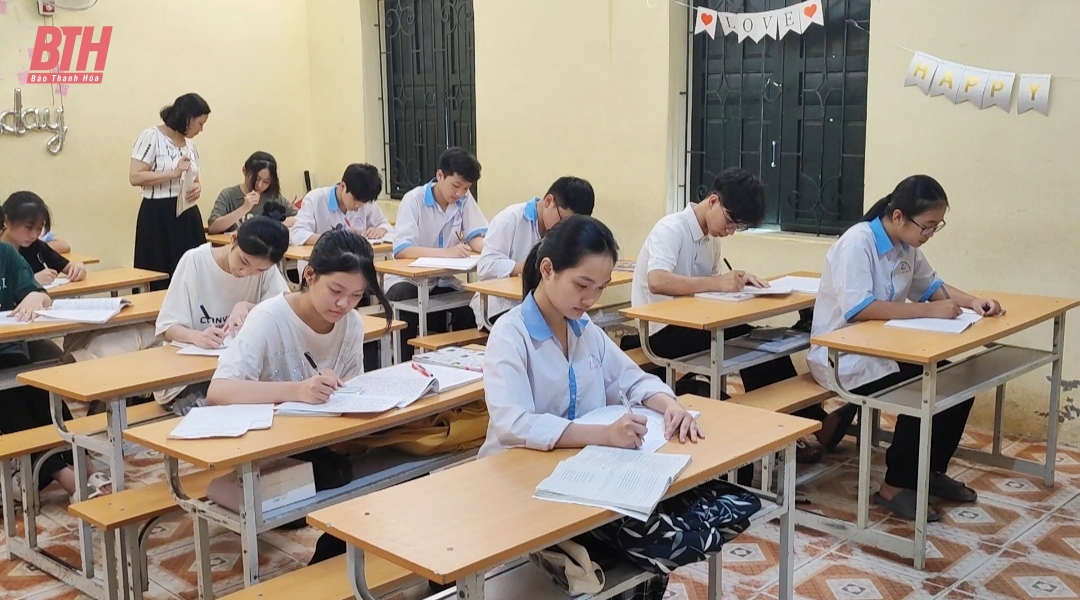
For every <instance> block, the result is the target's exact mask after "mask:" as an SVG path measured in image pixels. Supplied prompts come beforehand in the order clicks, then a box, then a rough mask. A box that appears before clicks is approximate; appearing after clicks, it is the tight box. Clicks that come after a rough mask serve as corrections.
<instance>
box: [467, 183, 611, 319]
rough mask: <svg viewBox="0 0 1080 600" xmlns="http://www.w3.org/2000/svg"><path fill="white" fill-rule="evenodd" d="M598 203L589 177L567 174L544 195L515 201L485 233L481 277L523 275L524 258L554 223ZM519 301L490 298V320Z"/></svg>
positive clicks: (479, 314) (479, 311) (475, 303)
mask: <svg viewBox="0 0 1080 600" xmlns="http://www.w3.org/2000/svg"><path fill="white" fill-rule="evenodd" d="M595 204H596V195H595V193H594V192H593V187H592V184H590V183H589V182H588V181H586V180H584V179H582V178H580V177H574V176H572V175H567V176H564V177H560V178H558V179H556V180H555V183H552V184H551V187H549V188H548V191H547V194H544V196H543V197H542V198H539V197H538V198H533V199H532V200H529V201H528V202H522V203H520V204H512V205H510V206H508V207H506V208H504V209H503V210H502V211H501V212H500V213H499V214H497V215H495V218H494V219H492V220H491V226H490V227H488V232H487V235H485V236H484V250H483V251H482V252H481V253H480V262H479V263H478V264H477V265H476V276H477V279H478V280H480V281H487V280H489V279H505V278H507V277H516V276H519V275H521V272H522V269H523V268H524V266H525V258H526V257H527V256H528V255H529V251H530V250H532V248H533V246H535V245H536V244H537V243H538V242H539V241H540V240H542V239H544V236H546V235H547V232H548V231H550V230H551V228H552V227H554V226H555V225H557V224H559V223H560V222H561V221H562V220H563V219H565V218H567V217H571V216H573V215H586V216H590V215H592V212H593V206H594V205H595ZM518 304H520V303H519V302H516V301H514V300H509V299H507V298H496V297H495V296H490V297H489V298H488V306H487V314H488V321H489V322H491V323H493V324H494V323H495V321H496V320H497V319H498V318H499V316H501V315H502V314H503V313H504V312H506V311H508V310H510V309H511V308H513V307H515V306H517V305H518ZM471 306H472V309H473V312H474V313H476V322H477V323H483V322H484V319H483V316H484V314H483V307H482V306H481V304H480V295H479V294H477V295H476V297H475V298H473V300H472V304H471Z"/></svg>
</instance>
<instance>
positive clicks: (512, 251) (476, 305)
mask: <svg viewBox="0 0 1080 600" xmlns="http://www.w3.org/2000/svg"><path fill="white" fill-rule="evenodd" d="M539 241H540V199H539V198H533V199H532V200H529V201H528V202H522V203H521V204H512V205H510V206H508V207H506V208H504V209H503V210H502V211H501V212H499V214H497V215H495V218H494V219H492V220H491V226H490V227H488V230H487V234H486V235H485V236H484V249H483V251H481V252H480V262H479V263H477V265H476V278H477V279H478V280H480V281H487V280H490V279H506V278H507V277H510V274H511V273H513V272H514V267H515V266H517V264H518V263H519V262H521V261H523V260H525V259H526V258H527V257H528V256H529V251H530V250H532V249H533V246H535V245H536V244H537V243H538V242H539ZM518 304H520V302H518V301H516V300H510V299H509V298H497V297H495V296H488V309H487V314H488V316H489V317H491V316H495V315H498V314H500V313H504V312H506V311H508V310H510V309H511V308H514V307H515V306H517V305H518ZM469 305H470V306H471V307H472V309H473V312H474V313H476V322H477V323H483V322H484V319H483V315H484V311H483V310H482V307H481V305H480V294H477V295H476V296H474V297H473V299H472V302H471V303H470V304H469Z"/></svg>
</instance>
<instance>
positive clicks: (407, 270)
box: [375, 258, 476, 279]
mask: <svg viewBox="0 0 1080 600" xmlns="http://www.w3.org/2000/svg"><path fill="white" fill-rule="evenodd" d="M415 261H416V259H415V258H397V259H391V260H380V261H378V262H376V263H375V270H376V271H378V272H379V273H389V274H390V275H400V276H402V277H408V278H410V279H423V278H426V277H441V276H443V275H461V274H464V273H469V272H470V271H454V270H452V269H429V268H418V267H411V266H409V265H411V264H412V263H413V262H415ZM475 270H476V269H471V271H475Z"/></svg>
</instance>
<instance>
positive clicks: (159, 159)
mask: <svg viewBox="0 0 1080 600" xmlns="http://www.w3.org/2000/svg"><path fill="white" fill-rule="evenodd" d="M185 142H186V143H187V145H185V146H184V147H182V148H177V147H176V144H174V143H173V141H172V140H170V139H169V136H167V135H165V134H164V133H162V132H161V130H160V129H158V128H157V127H151V128H150V129H147V130H145V131H143V132H142V133H140V134H139V139H137V140H135V147H134V148H132V149H131V158H134V159H135V160H138V161H142V162H144V163H146V164H148V165H150V170H151V171H153V172H155V173H164V172H166V171H172V170H173V169H175V168H176V165H177V163H179V162H180V157H182V156H186V157H188V158H190V159H191V166H190V167H188V168H190V169H191V170H192V176H194V177H198V176H199V150H198V149H197V148H195V142H193V141H191V139H187V138H185ZM142 195H143V198H175V197H177V196H178V195H180V178H179V177H177V178H176V179H170V180H168V181H165V182H162V183H159V184H157V185H144V186H143V188H142Z"/></svg>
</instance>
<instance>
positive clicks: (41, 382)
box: [16, 345, 218, 402]
mask: <svg viewBox="0 0 1080 600" xmlns="http://www.w3.org/2000/svg"><path fill="white" fill-rule="evenodd" d="M178 350H179V348H177V347H176V346H171V345H170V346H159V347H157V348H149V349H147V350H140V351H138V352H131V353H128V354H118V355H116V356H107V357H105V358H99V359H97V360H87V361H83V362H77V363H71V364H66V365H59V366H56V367H49V368H46V369H38V370H36V371H26V372H23V373H19V375H18V377H16V379H17V380H18V381H19V383H22V384H25V385H31V386H34V387H36V388H40V389H43V390H48V391H50V392H55V393H57V394H60V395H61V396H64V397H65V398H69V399H71V400H75V401H78V402H90V401H92V400H107V399H110V398H121V397H127V396H130V395H132V394H136V393H145V392H146V391H147V390H155V389H164V388H168V387H172V386H174V385H179V384H183V383H188V382H190V381H191V380H192V379H193V378H205V379H210V376H211V375H213V374H214V369H216V368H217V362H218V361H217V357H216V356H183V355H181V354H177V353H176V352H177V351H178Z"/></svg>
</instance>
